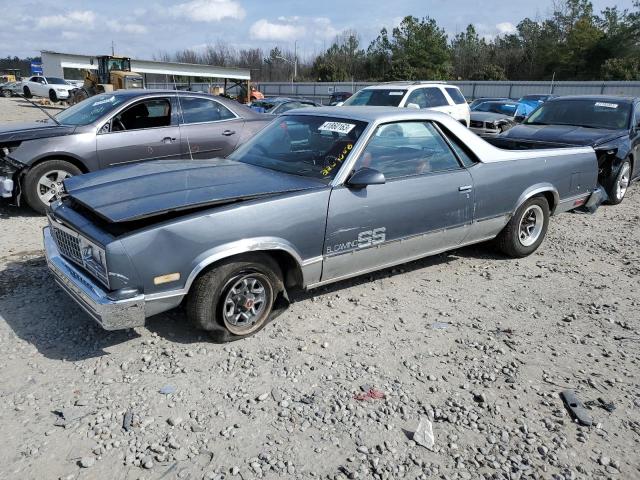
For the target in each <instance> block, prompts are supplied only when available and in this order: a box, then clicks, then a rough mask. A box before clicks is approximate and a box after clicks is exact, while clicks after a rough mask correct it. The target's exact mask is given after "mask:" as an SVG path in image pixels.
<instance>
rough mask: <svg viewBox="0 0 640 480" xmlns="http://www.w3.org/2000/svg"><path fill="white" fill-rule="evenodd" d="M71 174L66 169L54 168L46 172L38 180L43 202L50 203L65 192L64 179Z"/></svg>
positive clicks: (39, 193)
mask: <svg viewBox="0 0 640 480" xmlns="http://www.w3.org/2000/svg"><path fill="white" fill-rule="evenodd" d="M70 176H71V174H70V173H69V172H66V171H64V170H52V171H50V172H47V173H45V174H44V175H42V177H40V180H39V181H38V186H37V190H38V197H40V200H41V201H42V203H44V204H46V205H48V204H49V203H51V202H53V201H54V200H55V199H56V198H58V197H59V196H60V195H61V194H62V193H63V192H64V185H63V183H62V182H63V181H64V179H65V178H69V177H70Z"/></svg>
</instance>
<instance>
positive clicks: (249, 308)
mask: <svg viewBox="0 0 640 480" xmlns="http://www.w3.org/2000/svg"><path fill="white" fill-rule="evenodd" d="M265 283H266V282H265V280H264V279H263V278H262V276H261V275H258V274H255V273H249V274H245V275H242V276H240V277H238V278H236V279H234V280H232V282H231V287H230V288H229V291H228V292H227V295H226V297H225V300H224V307H223V312H222V313H223V315H224V320H225V322H226V323H227V324H229V325H232V326H234V327H238V328H242V329H251V328H253V327H254V326H255V325H256V324H257V322H258V321H260V320H261V318H262V316H263V314H264V313H265V310H266V309H267V308H268V305H267V303H268V302H267V289H266V288H265Z"/></svg>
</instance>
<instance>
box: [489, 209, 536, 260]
mask: <svg viewBox="0 0 640 480" xmlns="http://www.w3.org/2000/svg"><path fill="white" fill-rule="evenodd" d="M548 227H549V202H547V199H546V198H544V197H534V198H531V199H529V200H527V201H526V202H525V203H524V204H523V205H522V206H521V207H520V208H518V210H517V211H516V214H515V215H514V216H513V217H512V218H511V220H509V223H507V225H506V226H505V227H504V229H503V230H502V232H500V233H499V234H498V236H497V237H496V242H497V245H498V248H499V249H500V250H501V251H502V252H503V253H505V254H506V255H509V256H510V257H514V258H521V257H526V256H527V255H531V254H532V253H533V252H535V251H536V250H537V249H538V247H539V246H540V244H541V243H542V241H543V240H544V237H545V235H546V234H547V228H548Z"/></svg>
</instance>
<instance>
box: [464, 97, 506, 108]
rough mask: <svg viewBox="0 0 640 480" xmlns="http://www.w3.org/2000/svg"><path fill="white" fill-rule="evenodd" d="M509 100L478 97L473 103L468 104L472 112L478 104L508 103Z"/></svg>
mask: <svg viewBox="0 0 640 480" xmlns="http://www.w3.org/2000/svg"><path fill="white" fill-rule="evenodd" d="M510 101H511V99H510V98H507V97H480V98H476V99H475V100H474V101H473V102H471V103H470V104H469V108H470V109H471V110H473V108H474V107H475V106H476V105H478V104H479V103H483V102H510Z"/></svg>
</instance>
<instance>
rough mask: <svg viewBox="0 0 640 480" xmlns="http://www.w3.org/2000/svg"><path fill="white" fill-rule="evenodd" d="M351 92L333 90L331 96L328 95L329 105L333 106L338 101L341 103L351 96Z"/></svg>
mask: <svg viewBox="0 0 640 480" xmlns="http://www.w3.org/2000/svg"><path fill="white" fill-rule="evenodd" d="M352 95H353V93H351V92H333V93H332V94H331V97H329V105H330V106H332V107H335V106H336V105H338V104H339V103H343V102H345V101H346V100H347V98H349V97H351V96H352Z"/></svg>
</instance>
